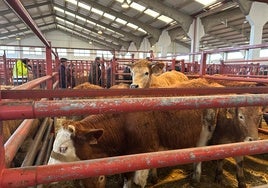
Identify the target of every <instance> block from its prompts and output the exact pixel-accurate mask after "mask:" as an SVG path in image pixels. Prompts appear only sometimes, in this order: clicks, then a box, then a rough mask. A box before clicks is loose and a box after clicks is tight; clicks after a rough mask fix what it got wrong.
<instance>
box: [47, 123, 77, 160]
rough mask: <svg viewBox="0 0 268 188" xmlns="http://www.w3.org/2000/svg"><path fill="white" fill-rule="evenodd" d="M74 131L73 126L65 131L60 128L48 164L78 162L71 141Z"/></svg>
mask: <svg viewBox="0 0 268 188" xmlns="http://www.w3.org/2000/svg"><path fill="white" fill-rule="evenodd" d="M74 131H75V129H74V127H73V126H69V127H68V128H67V129H66V128H63V127H62V128H60V129H59V130H58V132H57V136H56V138H55V141H54V144H53V148H52V152H51V157H50V159H49V161H48V164H57V163H62V162H70V161H78V160H80V159H79V158H78V157H77V156H76V154H75V148H74V144H73V141H72V139H71V137H72V134H74Z"/></svg>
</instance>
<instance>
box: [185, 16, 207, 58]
mask: <svg viewBox="0 0 268 188" xmlns="http://www.w3.org/2000/svg"><path fill="white" fill-rule="evenodd" d="M187 34H188V36H189V37H190V38H191V53H195V52H198V51H199V45H200V40H201V38H202V37H203V36H204V35H205V30H204V26H203V24H202V23H201V20H200V18H196V19H194V20H193V23H192V24H191V26H190V29H189V31H188V33H187ZM191 60H192V62H194V61H195V56H193V57H192V59H191Z"/></svg>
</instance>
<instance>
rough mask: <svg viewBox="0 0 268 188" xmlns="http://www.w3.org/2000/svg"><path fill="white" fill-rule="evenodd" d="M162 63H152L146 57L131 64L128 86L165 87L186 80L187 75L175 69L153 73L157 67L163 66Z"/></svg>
mask: <svg viewBox="0 0 268 188" xmlns="http://www.w3.org/2000/svg"><path fill="white" fill-rule="evenodd" d="M162 65H163V64H162V63H152V62H150V61H148V60H146V59H143V60H139V61H137V62H135V63H133V64H131V65H130V67H131V74H132V84H131V85H130V87H131V88H149V87H165V86H169V85H172V84H176V83H179V82H182V81H186V80H188V77H187V76H186V75H185V74H183V73H181V72H177V71H168V72H164V73H162V74H159V75H158V76H157V75H156V74H154V72H156V70H157V69H161V68H163V66H162ZM158 67H160V68H158ZM158 71H159V70H158Z"/></svg>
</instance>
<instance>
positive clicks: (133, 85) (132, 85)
mask: <svg viewBox="0 0 268 188" xmlns="http://www.w3.org/2000/svg"><path fill="white" fill-rule="evenodd" d="M129 87H130V88H132V89H135V88H139V85H137V84H131V85H130V86H129Z"/></svg>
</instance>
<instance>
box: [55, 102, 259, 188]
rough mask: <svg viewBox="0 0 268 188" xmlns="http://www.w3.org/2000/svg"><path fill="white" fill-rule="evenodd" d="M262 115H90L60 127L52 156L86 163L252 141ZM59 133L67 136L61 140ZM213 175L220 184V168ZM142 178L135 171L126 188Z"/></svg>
mask: <svg viewBox="0 0 268 188" xmlns="http://www.w3.org/2000/svg"><path fill="white" fill-rule="evenodd" d="M261 116H262V111H261V108H260V107H234V108H220V109H204V110H179V111H174V110H172V111H149V112H131V113H121V114H120V113H118V114H117V113H115V114H97V115H90V116H88V117H86V118H85V119H83V120H81V121H69V122H67V123H65V124H64V125H63V127H62V128H61V131H60V132H58V134H57V137H56V139H55V142H54V146H53V152H54V153H56V154H57V156H61V155H62V156H64V157H63V158H68V157H69V156H71V157H69V158H73V159H75V160H77V159H78V158H79V159H80V160H88V159H95V158H101V157H111V156H119V155H127V154H135V153H144V152H153V151H162V150H168V149H181V148H189V147H195V146H204V145H207V144H223V143H229V142H239V141H249V140H255V139H257V138H258V132H257V130H258V125H259V121H261ZM189 117H191V118H189ZM227 126H228V127H227ZM63 133H64V134H65V133H66V135H67V136H65V137H64V139H62V140H61V139H60V136H61V135H62V134H63ZM74 148H75V149H74ZM66 155H67V156H66ZM76 157H77V158H76ZM52 158H53V156H52ZM237 159H239V157H237ZM240 159H242V158H240ZM237 162H238V164H237V166H238V168H237V169H238V172H237V177H238V182H239V187H240V188H244V185H246V184H245V182H244V178H243V173H242V171H241V170H243V169H242V166H241V164H242V162H241V161H240V160H237ZM141 172H142V173H141ZM217 172H218V173H217V176H216V177H217V180H221V168H220V167H219V168H218V171H217ZM141 174H142V175H141ZM200 175H201V164H196V168H195V172H194V179H195V180H196V181H199V180H200ZM147 176H148V170H141V171H137V172H136V173H135V176H134V177H132V178H130V179H129V180H128V181H126V183H125V187H130V185H131V184H132V180H133V182H134V183H136V184H138V185H140V186H141V187H145V185H146V179H147ZM155 178H156V174H155ZM85 187H93V186H92V185H85Z"/></svg>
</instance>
